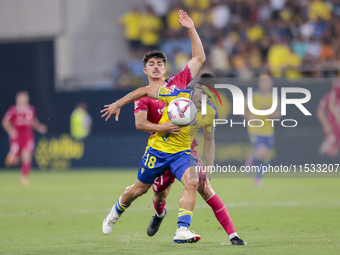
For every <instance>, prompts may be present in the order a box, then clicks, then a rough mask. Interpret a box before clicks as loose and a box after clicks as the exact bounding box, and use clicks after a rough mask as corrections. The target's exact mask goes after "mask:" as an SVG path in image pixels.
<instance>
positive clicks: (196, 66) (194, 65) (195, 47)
mask: <svg viewBox="0 0 340 255" xmlns="http://www.w3.org/2000/svg"><path fill="white" fill-rule="evenodd" d="M178 15H179V19H178V21H179V23H180V24H181V25H182V26H183V27H185V28H186V29H187V30H188V33H189V37H190V40H191V50H192V58H191V60H190V61H189V62H188V66H189V68H190V71H191V75H192V77H195V76H196V74H197V73H198V71H199V70H200V68H201V66H202V65H203V63H204V61H205V59H206V57H205V53H204V48H203V45H202V42H201V39H200V37H199V35H198V34H197V31H196V29H195V25H194V22H193V21H192V19H191V18H190V17H189V16H188V14H187V13H186V12H184V11H182V10H180V11H178Z"/></svg>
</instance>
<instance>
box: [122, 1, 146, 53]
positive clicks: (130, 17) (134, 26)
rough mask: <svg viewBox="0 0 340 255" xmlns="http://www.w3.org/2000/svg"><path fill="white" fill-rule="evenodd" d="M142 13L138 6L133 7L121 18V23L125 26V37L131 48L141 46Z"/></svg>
mask: <svg viewBox="0 0 340 255" xmlns="http://www.w3.org/2000/svg"><path fill="white" fill-rule="evenodd" d="M140 20H141V13H140V12H139V10H138V7H137V6H134V7H132V9H131V11H129V12H127V13H125V14H124V15H122V16H121V17H120V18H119V24H120V25H122V26H123V27H124V34H125V38H126V39H127V40H128V42H129V46H130V49H134V50H136V49H138V48H139V47H140V43H139V39H140V27H139V22H140Z"/></svg>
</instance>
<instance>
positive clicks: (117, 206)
mask: <svg viewBox="0 0 340 255" xmlns="http://www.w3.org/2000/svg"><path fill="white" fill-rule="evenodd" d="M121 199H122V196H120V197H119V198H118V200H117V202H116V204H115V210H116V212H117V213H119V214H122V213H123V212H124V211H125V210H126V209H128V207H129V206H130V205H124V204H122V203H121Z"/></svg>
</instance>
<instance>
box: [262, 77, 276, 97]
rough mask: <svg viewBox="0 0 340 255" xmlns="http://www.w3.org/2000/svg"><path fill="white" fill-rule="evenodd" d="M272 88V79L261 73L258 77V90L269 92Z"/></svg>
mask: <svg viewBox="0 0 340 255" xmlns="http://www.w3.org/2000/svg"><path fill="white" fill-rule="evenodd" d="M272 88H273V80H272V78H271V77H270V76H268V75H261V76H260V78H259V90H260V91H261V93H264V94H266V93H270V92H271V91H272Z"/></svg>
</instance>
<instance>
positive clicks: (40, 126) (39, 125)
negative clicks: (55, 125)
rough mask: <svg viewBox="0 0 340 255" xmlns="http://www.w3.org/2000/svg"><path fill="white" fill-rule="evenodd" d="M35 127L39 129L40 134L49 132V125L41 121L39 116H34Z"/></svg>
mask: <svg viewBox="0 0 340 255" xmlns="http://www.w3.org/2000/svg"><path fill="white" fill-rule="evenodd" d="M33 128H34V129H35V130H36V131H38V132H39V133H40V134H42V135H44V134H46V133H47V126H46V125H44V124H42V123H40V121H39V120H38V118H34V120H33Z"/></svg>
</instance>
